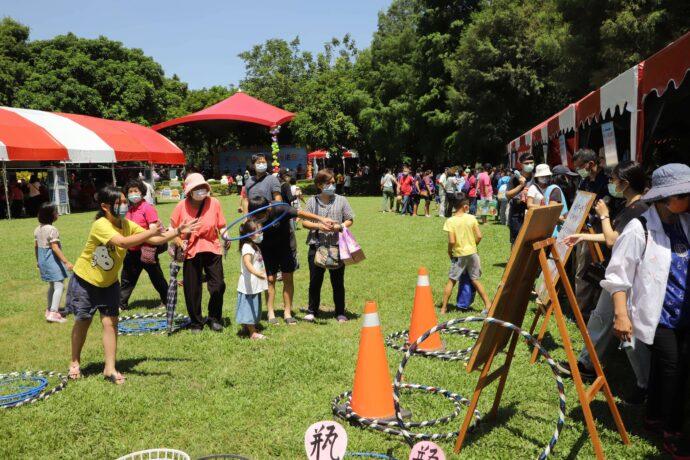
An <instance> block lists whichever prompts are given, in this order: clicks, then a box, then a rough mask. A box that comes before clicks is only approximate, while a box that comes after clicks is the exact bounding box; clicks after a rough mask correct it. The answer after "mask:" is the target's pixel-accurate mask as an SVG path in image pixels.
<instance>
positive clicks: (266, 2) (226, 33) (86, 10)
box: [0, 0, 391, 89]
mask: <svg viewBox="0 0 690 460" xmlns="http://www.w3.org/2000/svg"><path fill="white" fill-rule="evenodd" d="M390 2H391V0H341V1H335V0H321V1H318V0H301V1H295V0H290V1H288V0H284V1H278V0H242V1H237V0H226V1H221V0H188V1H177V0H169V1H161V0H137V1H133V0H110V1H102V0H73V1H65V0H0V16H10V17H12V18H14V19H16V20H18V21H19V22H21V23H23V24H24V25H27V26H29V27H30V28H31V36H30V39H31V40H37V39H46V38H52V37H54V36H55V35H60V34H65V33H67V32H73V33H74V34H76V35H78V36H80V37H87V38H95V37H98V36H99V35H104V36H106V37H108V38H110V39H112V40H117V41H121V42H122V43H124V45H125V46H127V47H130V48H141V49H142V50H143V51H144V53H145V54H146V55H147V56H151V57H152V58H153V59H155V60H156V61H157V62H159V63H160V64H161V65H162V66H163V69H164V70H165V73H166V75H168V76H171V75H172V74H177V75H178V76H179V77H180V79H181V80H182V81H185V82H187V83H189V86H190V88H194V89H197V88H202V87H208V86H211V85H224V86H227V85H229V84H235V85H236V84H237V83H239V81H240V80H241V79H242V77H243V76H244V64H243V62H242V60H241V59H240V58H238V57H237V55H238V54H239V53H240V52H242V51H246V50H249V49H250V48H251V47H252V46H253V45H256V44H260V43H263V42H264V41H265V40H267V39H270V38H282V39H285V40H287V41H291V40H292V39H293V38H294V37H296V36H299V38H300V41H301V43H302V49H303V50H305V51H312V52H318V51H320V50H322V49H323V44H324V43H326V42H328V41H330V39H331V38H332V37H339V38H341V37H342V36H343V35H345V34H346V33H350V35H351V36H352V37H353V38H354V40H355V42H356V43H357V46H358V47H359V48H364V47H366V46H368V45H369V43H370V42H371V38H372V34H373V33H374V31H375V30H376V25H377V20H378V12H379V11H381V10H384V9H386V8H387V7H388V5H389V4H390Z"/></svg>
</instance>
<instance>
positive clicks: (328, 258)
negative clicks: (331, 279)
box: [314, 197, 343, 270]
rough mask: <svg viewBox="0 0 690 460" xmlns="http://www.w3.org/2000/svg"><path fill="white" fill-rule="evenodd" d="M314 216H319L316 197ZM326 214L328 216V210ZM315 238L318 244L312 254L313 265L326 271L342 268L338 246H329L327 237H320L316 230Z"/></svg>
mask: <svg viewBox="0 0 690 460" xmlns="http://www.w3.org/2000/svg"><path fill="white" fill-rule="evenodd" d="M336 199H337V198H335V197H334V198H333V202H332V203H331V206H333V205H334V204H335V200H336ZM314 214H317V215H318V214H319V200H318V198H316V197H314ZM326 214H328V208H327V210H326ZM316 236H317V239H318V244H317V246H316V253H315V254H314V265H316V266H317V267H321V268H325V269H327V270H336V269H338V268H340V267H342V266H343V262H342V260H340V248H339V247H338V245H337V244H335V245H333V244H330V242H329V239H328V237H327V236H324V235H321V233H320V232H319V231H318V230H317V231H316Z"/></svg>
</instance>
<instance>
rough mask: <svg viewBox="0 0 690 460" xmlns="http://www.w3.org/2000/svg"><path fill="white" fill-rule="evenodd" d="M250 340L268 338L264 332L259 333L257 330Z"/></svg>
mask: <svg viewBox="0 0 690 460" xmlns="http://www.w3.org/2000/svg"><path fill="white" fill-rule="evenodd" d="M249 340H266V336H265V335H263V334H259V333H258V332H255V333H253V334H252V336H251V337H249Z"/></svg>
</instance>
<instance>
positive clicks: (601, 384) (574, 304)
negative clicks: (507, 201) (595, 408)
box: [556, 256, 630, 444]
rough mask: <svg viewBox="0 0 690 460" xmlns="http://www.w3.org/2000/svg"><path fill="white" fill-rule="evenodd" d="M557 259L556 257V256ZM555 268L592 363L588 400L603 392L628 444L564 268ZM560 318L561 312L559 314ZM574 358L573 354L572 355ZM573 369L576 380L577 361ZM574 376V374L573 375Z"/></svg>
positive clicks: (619, 416)
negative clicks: (598, 392) (592, 377)
mask: <svg viewBox="0 0 690 460" xmlns="http://www.w3.org/2000/svg"><path fill="white" fill-rule="evenodd" d="M556 257H558V256H556ZM556 267H557V268H558V271H559V273H560V280H561V284H562V285H563V289H564V291H565V293H566V296H567V297H568V302H570V305H572V310H573V314H574V315H575V320H576V321H577V327H578V329H580V334H582V338H583V340H584V342H585V347H586V348H587V352H588V353H589V356H590V360H591V361H592V364H593V366H594V370H595V372H596V374H597V379H596V380H595V382H594V384H593V385H592V387H594V391H592V390H590V391H589V392H588V393H589V395H588V399H589V401H590V402H591V401H592V400H593V399H594V397H595V396H596V393H597V389H598V388H600V389H601V391H603V393H604V396H605V398H606V402H607V404H608V406H609V410H610V411H611V415H612V416H613V421H614V423H615V424H616V429H617V430H618V433H619V434H620V436H621V439H622V441H623V444H629V443H630V439H629V437H628V432H627V430H626V429H625V425H624V424H623V419H622V417H621V415H620V412H619V411H618V407H617V406H616V401H615V400H614V399H613V393H612V392H611V387H610V386H609V382H608V380H607V379H606V377H605V376H604V370H603V368H602V367H601V362H600V361H599V356H598V355H597V352H596V349H595V348H594V344H593V343H592V339H591V338H590V336H589V333H588V332H587V324H585V320H584V318H583V317H582V312H581V311H580V307H579V306H578V304H577V300H576V298H575V293H574V292H573V288H572V286H571V285H570V281H568V278H567V277H566V276H564V275H565V268H564V267H563V264H562V262H561V261H560V260H557V261H556ZM561 316H562V312H561ZM573 356H574V354H573ZM570 369H571V371H572V369H573V363H570ZM575 369H576V371H577V374H578V378H579V377H580V375H579V374H580V373H579V371H578V370H577V361H576V362H575ZM573 375H574V374H573Z"/></svg>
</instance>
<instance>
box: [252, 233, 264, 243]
mask: <svg viewBox="0 0 690 460" xmlns="http://www.w3.org/2000/svg"><path fill="white" fill-rule="evenodd" d="M263 240H264V234H263V233H257V234H256V235H254V236H253V237H252V241H253V242H255V243H256V244H261V242H262V241H263Z"/></svg>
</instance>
